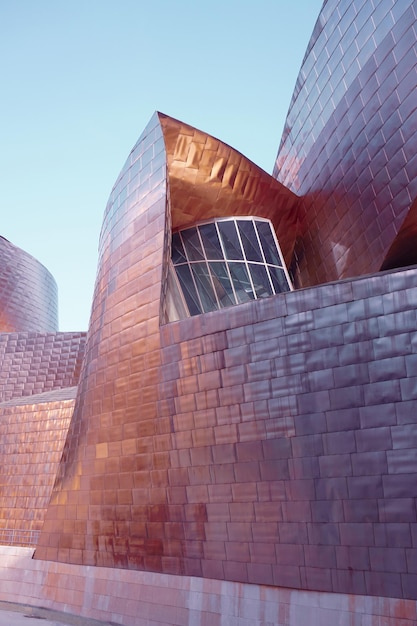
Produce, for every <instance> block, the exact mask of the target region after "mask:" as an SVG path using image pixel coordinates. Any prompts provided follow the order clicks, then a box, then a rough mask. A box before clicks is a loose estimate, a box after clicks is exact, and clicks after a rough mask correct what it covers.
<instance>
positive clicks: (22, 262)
mask: <svg viewBox="0 0 417 626" xmlns="http://www.w3.org/2000/svg"><path fill="white" fill-rule="evenodd" d="M56 330H58V302H57V287H56V283H55V280H54V279H53V277H52V275H51V274H50V273H49V272H48V270H47V269H46V268H45V267H44V266H43V265H41V264H40V263H39V261H37V260H36V259H34V258H33V257H32V256H30V254H28V253H27V252H24V251H23V250H21V249H20V248H17V247H16V246H14V245H13V244H12V243H10V241H8V240H7V239H4V237H1V236H0V332H12V331H38V332H54V331H56Z"/></svg>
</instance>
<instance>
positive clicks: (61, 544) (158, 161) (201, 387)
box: [35, 115, 417, 598]
mask: <svg viewBox="0 0 417 626" xmlns="http://www.w3.org/2000/svg"><path fill="white" fill-rule="evenodd" d="M178 125H179V123H178V122H176V121H175V120H173V121H172V124H171V122H170V121H169V120H168V119H167V118H166V117H165V116H159V115H155V116H154V117H153V118H152V120H151V122H150V124H149V125H148V127H147V129H146V130H145V131H144V133H143V135H142V137H141V138H140V140H139V141H138V143H137V144H136V146H135V148H134V149H133V151H132V152H131V154H130V156H129V159H128V161H127V163H126V165H125V167H124V168H123V170H122V173H121V174H120V176H119V178H118V181H117V183H116V185H115V188H114V190H113V192H112V195H111V199H110V201H109V205H108V207H107V210H106V215H105V222H104V226H103V230H102V235H101V244H100V253H101V256H100V265H99V271H98V277H97V283H96V289H95V296H94V302H93V309H92V321H91V327H90V330H89V335H88V340H87V345H86V358H85V361H84V366H83V370H82V374H81V381H80V385H79V392H78V396H77V401H76V407H75V410H74V417H73V419H72V422H71V425H70V428H69V433H68V437H67V441H66V444H65V447H64V451H63V456H62V460H61V464H60V468H59V471H58V475H57V479H56V482H55V486H54V490H53V493H52V497H51V501H50V504H49V506H48V510H47V513H46V516H45V522H44V525H43V527H42V531H41V534H40V538H39V542H38V544H37V548H36V553H35V558H37V559H45V560H52V561H55V560H57V561H62V562H65V563H76V564H84V565H101V566H105V567H119V568H128V569H139V570H147V571H157V572H165V573H171V574H186V575H190V576H198V577H205V578H217V579H223V580H230V581H232V580H233V581H241V582H249V583H256V584H264V585H276V586H286V587H292V588H298V589H310V590H311V589H314V590H322V591H335V592H343V593H356V594H365V595H379V596H380V595H386V596H389V597H403V598H416V595H417V594H416V592H415V586H414V587H413V581H414V574H413V572H412V571H410V566H409V565H408V564H409V563H412V559H414V551H415V549H414V547H413V546H414V542H415V536H416V532H417V517H416V516H417V513H416V509H415V502H414V496H415V482H416V479H417V467H416V464H415V460H414V459H415V442H416V425H415V419H414V415H415V411H416V409H417V404H416V403H417V393H416V389H417V386H416V377H415V376H414V366H415V360H416V354H417V344H416V342H415V334H416V331H417V316H416V309H417V307H416V304H417V272H416V270H415V269H410V270H408V271H403V272H389V273H386V274H380V275H374V276H372V277H365V278H359V279H356V280H353V281H344V282H339V283H332V284H326V285H322V286H320V287H315V288H311V289H304V290H299V291H294V292H289V293H285V294H280V295H277V296H271V297H269V298H265V299H260V300H257V301H250V302H246V303H244V304H241V305H236V306H233V307H231V308H230V309H227V311H226V310H219V311H214V312H211V313H206V314H203V315H196V316H194V317H191V318H187V319H183V320H181V321H178V322H174V323H170V324H165V323H163V322H164V320H165V319H166V316H165V307H166V289H167V282H168V279H167V275H168V272H167V268H168V266H169V263H170V256H171V250H170V243H171V233H172V230H171V226H172V224H173V223H175V224H176V225H177V226H178V227H179V226H180V225H189V224H190V223H191V219H192V215H191V208H192V207H191V204H190V206H189V207H188V209H187V211H186V212H184V213H182V212H181V211H180V209H181V206H182V205H181V204H178V205H177V204H176V203H178V200H179V198H182V199H184V197H185V196H184V193H183V183H182V182H181V181H182V179H180V178H178V180H177V178H176V176H173V175H172V172H171V168H172V167H173V169H174V171H176V167H177V165H176V164H175V162H174V160H172V161H170V158H171V157H170V158H168V156H167V153H166V152H165V149H164V145H165V144H164V142H165V141H166V142H167V145H170V141H171V135H170V133H171V132H172V134H173V135H174V136H175V137H177V138H178V137H179V136H182V135H181V133H179V132H178ZM184 128H185V129H186V131H187V132H186V133H184V137H187V136H189V135H187V133H189V130H188V129H189V127H184ZM192 137H194V138H197V137H198V138H199V139H200V141H201V143H204V145H210V142H211V138H209V137H207V136H204V135H203V134H202V133H200V132H199V131H193V132H192ZM183 141H184V142H186V139H183V138H182V139H181V140H180V143H181V145H182V142H183ZM176 142H177V139H175V144H176ZM217 145H218V144H217ZM228 150H229V151H231V149H230V148H228ZM164 158H166V161H167V167H166V164H165V163H164ZM190 158H191V157H190ZM187 159H188V157H187ZM178 167H181V168H182V171H183V176H184V177H185V178H187V177H188V176H189V172H187V173H185V172H184V167H185V166H184V162H182V165H181V166H178ZM185 169H187V168H186V167H185ZM196 169H197V168H196ZM196 175H197V172H196ZM186 186H187V189H188V193H190V194H194V195H193V197H194V199H195V201H196V216H195V217H196V219H197V218H198V220H201V217H202V213H201V212H200V206H201V205H200V204H198V202H197V198H198V197H199V194H201V196H202V197H203V200H202V203H205V202H208V199H207V196H206V193H207V189H208V188H210V187H208V188H207V186H205V185H203V187H204V191H203V189H198V184H195V186H194V188H191V187H190V182H189V181H188V182H187V184H186ZM226 187H227V186H226ZM217 191H218V190H217ZM217 191H216V194H217ZM228 193H229V192H228ZM216 194H214V195H213V197H214V198H216V197H217V195H216ZM231 205H233V206H236V214H241V211H238V202H237V201H233V202H231ZM219 206H220V205H219ZM247 206H248V212H249V204H248V205H247ZM172 207H174V208H172ZM171 208H172V211H171ZM251 210H252V209H251ZM216 213H217V210H216ZM171 216H172V219H171ZM211 217H212V216H211ZM287 241H288V240H287ZM195 254H196V255H197V256H198V251H197V250H196V252H195ZM63 520H64V523H63Z"/></svg>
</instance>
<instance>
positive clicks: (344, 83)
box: [274, 0, 417, 285]
mask: <svg viewBox="0 0 417 626" xmlns="http://www.w3.org/2000/svg"><path fill="white" fill-rule="evenodd" d="M416 20H417V4H416V2H415V0H401V1H397V2H396V1H395V0H380V1H378V2H371V1H369V2H364V1H363V0H328V1H327V2H325V3H324V6H323V9H322V11H321V14H320V16H319V19H318V21H317V24H316V27H315V30H314V33H313V36H312V39H311V41H310V44H309V46H308V48H307V53H306V56H305V58H304V62H303V65H302V68H301V71H300V74H299V77H298V80H297V85H296V89H295V92H294V96H293V100H292V103H291V105H290V109H289V112H288V117H287V122H286V126H285V130H284V135H283V138H282V141H281V146H280V149H279V151H278V156H277V160H276V166H275V170H274V175H275V177H276V178H277V179H278V180H279V181H280V182H282V183H284V184H285V185H287V186H288V187H289V188H290V189H292V190H293V191H294V192H295V193H297V194H299V195H300V196H303V208H302V210H301V211H300V228H299V230H298V237H297V245H296V250H295V255H294V258H293V260H292V264H291V265H292V267H293V269H294V273H295V274H296V275H297V284H298V285H312V284H318V283H323V282H326V281H329V280H336V279H339V278H344V277H347V276H358V275H361V274H366V273H368V272H375V271H378V270H379V269H380V268H381V267H383V268H389V267H391V268H392V267H399V266H401V265H410V264H412V263H417V246H416V245H415V243H414V242H415V230H416V227H415V224H416V223H417V218H416V211H417V209H416V205H415V204H414V205H413V207H412V203H413V202H414V200H415V198H416V195H417V159H416V158H415V146H416V141H417V109H416V96H415V93H416V86H417V77H416V56H417V38H416V33H415V25H416ZM405 248H406V249H407V250H406V251H405V250H404V249H405Z"/></svg>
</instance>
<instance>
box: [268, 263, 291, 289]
mask: <svg viewBox="0 0 417 626" xmlns="http://www.w3.org/2000/svg"><path fill="white" fill-rule="evenodd" d="M268 269H269V273H270V274H271V278H272V284H273V285H274V289H275V293H282V292H283V291H289V290H290V288H289V286H288V281H287V277H286V276H285V273H284V270H282V269H280V268H279V267H271V266H269V267H268Z"/></svg>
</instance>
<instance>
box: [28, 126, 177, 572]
mask: <svg viewBox="0 0 417 626" xmlns="http://www.w3.org/2000/svg"><path fill="white" fill-rule="evenodd" d="M165 212H166V165H165V150H164V142H163V137H162V132H161V128H160V124H159V118H158V116H157V115H155V116H154V117H153V118H152V120H151V121H150V123H149V124H148V126H147V128H146V129H145V131H144V133H143V134H142V136H141V137H140V139H139V141H138V142H137V144H136V145H135V147H134V148H133V150H132V152H131V153H130V155H129V157H128V159H127V162H126V164H125V166H124V167H123V169H122V171H121V174H120V176H119V178H118V179H117V182H116V184H115V186H114V188H113V190H112V192H111V196H110V199H109V203H108V205H107V209H106V212H105V216H104V224H103V229H102V232H101V238H100V259H99V268H98V275H97V281H96V286H95V293H94V300H93V306H92V314H91V321H90V328H89V334H88V340H87V345H86V358H85V361H84V367H83V370H82V372H81V380H80V384H79V392H78V397H77V401H76V406H75V411H74V418H73V420H72V423H71V427H70V430H69V434H68V437H67V441H66V444H65V449H64V453H63V457H62V462H61V466H60V470H59V473H58V478H57V481H56V483H55V491H54V493H53V495H52V498H51V504H50V506H49V509H48V512H47V515H46V520H45V524H44V526H43V531H42V534H41V537H40V541H39V545H38V547H37V550H36V557H39V558H46V559H52V560H63V561H68V562H72V563H84V564H98V565H105V566H122V567H133V568H135V567H136V568H138V567H139V568H140V567H141V566H143V560H144V554H151V553H152V547H153V546H154V542H155V537H154V536H153V535H152V531H151V530H149V531H148V533H146V532H145V535H143V528H144V527H143V524H142V522H141V516H143V515H145V511H146V510H147V509H149V508H150V506H151V503H150V501H149V498H150V497H151V498H152V505H155V506H156V505H158V503H159V502H161V501H163V502H165V498H166V496H165V489H159V487H160V486H161V481H162V482H163V476H162V475H161V472H159V471H158V470H159V468H161V467H162V460H161V458H160V456H161V453H162V448H161V445H162V444H160V443H159V441H158V435H162V433H164V432H165V431H166V430H167V429H168V430H169V421H168V420H162V419H161V420H158V422H157V421H156V417H157V411H158V404H157V400H158V398H157V388H158V382H159V379H160V376H159V364H160V352H159V343H160V339H159V323H160V318H159V315H160V296H161V282H162V265H163V255H164V252H163V247H164V240H165V239H166V235H165V224H166V215H165ZM150 494H151V495H150ZM140 507H143V510H142V509H141V508H140ZM140 511H142V513H141V512H140ZM61 520H65V524H64V525H63V524H62V521H61Z"/></svg>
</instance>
